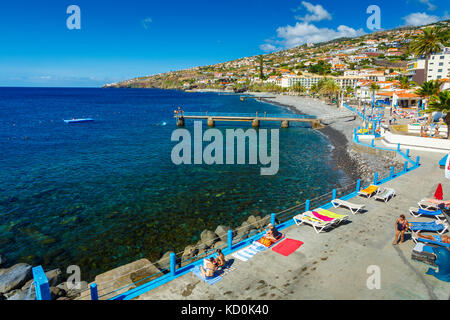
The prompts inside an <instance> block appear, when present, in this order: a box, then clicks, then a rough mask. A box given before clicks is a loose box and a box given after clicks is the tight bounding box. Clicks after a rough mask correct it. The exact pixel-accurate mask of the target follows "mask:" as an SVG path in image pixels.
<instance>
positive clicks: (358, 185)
mask: <svg viewBox="0 0 450 320" xmlns="http://www.w3.org/2000/svg"><path fill="white" fill-rule="evenodd" d="M359 190H361V180H359V179H358V180H356V192H358V191H359Z"/></svg>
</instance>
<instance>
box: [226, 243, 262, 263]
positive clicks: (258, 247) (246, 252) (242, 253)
mask: <svg viewBox="0 0 450 320" xmlns="http://www.w3.org/2000/svg"><path fill="white" fill-rule="evenodd" d="M266 249H267V247H266V246H265V245H263V244H261V243H259V242H257V241H253V243H252V244H251V246H249V247H247V248H244V249H242V250H239V251H237V252H235V253H233V257H235V258H237V259H239V260H241V261H247V260H249V259H251V258H252V257H253V256H254V255H255V254H257V253H258V252H261V251H264V250H266Z"/></svg>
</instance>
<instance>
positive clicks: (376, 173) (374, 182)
mask: <svg viewBox="0 0 450 320" xmlns="http://www.w3.org/2000/svg"><path fill="white" fill-rule="evenodd" d="M373 184H375V185H376V184H378V172H375V174H374V176H373Z"/></svg>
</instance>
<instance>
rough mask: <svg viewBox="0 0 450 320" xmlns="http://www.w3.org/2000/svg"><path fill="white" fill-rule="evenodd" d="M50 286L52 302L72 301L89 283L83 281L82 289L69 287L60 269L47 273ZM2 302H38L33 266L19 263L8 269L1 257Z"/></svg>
mask: <svg viewBox="0 0 450 320" xmlns="http://www.w3.org/2000/svg"><path fill="white" fill-rule="evenodd" d="M45 275H46V276H47V279H48V282H49V285H50V295H51V298H52V300H71V299H74V298H76V297H78V296H79V295H80V292H81V291H83V290H86V289H87V282H84V281H82V282H81V283H80V284H81V286H80V289H71V288H68V286H67V283H66V281H67V278H65V277H64V275H63V273H62V272H61V270H60V269H53V270H48V271H47V272H45ZM1 300H36V293H35V290H34V283H33V275H32V266H30V265H29V264H26V263H17V264H14V265H12V266H9V267H7V261H6V260H5V258H4V257H3V256H2V255H0V301H1Z"/></svg>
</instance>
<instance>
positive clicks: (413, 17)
mask: <svg viewBox="0 0 450 320" xmlns="http://www.w3.org/2000/svg"><path fill="white" fill-rule="evenodd" d="M402 19H403V20H405V23H406V25H407V26H423V25H426V24H430V23H434V22H438V21H439V20H440V18H439V17H438V16H431V15H428V14H426V13H425V12H416V13H411V14H409V15H407V16H405V17H403V18H402Z"/></svg>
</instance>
